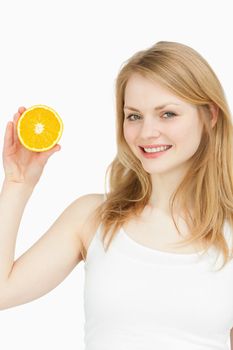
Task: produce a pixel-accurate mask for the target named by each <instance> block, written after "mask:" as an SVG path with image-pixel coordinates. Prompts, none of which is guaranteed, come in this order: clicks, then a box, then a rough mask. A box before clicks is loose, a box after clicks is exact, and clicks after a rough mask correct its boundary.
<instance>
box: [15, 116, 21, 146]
mask: <svg viewBox="0 0 233 350" xmlns="http://www.w3.org/2000/svg"><path fill="white" fill-rule="evenodd" d="M19 117H20V113H15V114H14V121H13V127H14V129H13V142H14V143H15V142H17V141H18V134H17V122H18V120H19Z"/></svg>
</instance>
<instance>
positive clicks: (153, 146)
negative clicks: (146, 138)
mask: <svg viewBox="0 0 233 350" xmlns="http://www.w3.org/2000/svg"><path fill="white" fill-rule="evenodd" d="M162 146H172V145H165V144H163V145H145V146H143V145H140V146H139V147H143V148H156V147H162Z"/></svg>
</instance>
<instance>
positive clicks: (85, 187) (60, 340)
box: [0, 0, 233, 350]
mask: <svg viewBox="0 0 233 350" xmlns="http://www.w3.org/2000/svg"><path fill="white" fill-rule="evenodd" d="M230 4H231V1H226V0H225V1H224V0H223V1H221V2H220V1H215V2H214V1H212V0H205V1H202V0H199V1H197V0H195V1H187V0H186V1H185V0H184V1H181V0H179V1H172V0H171V1H168V0H163V1H148V0H143V1H135V0H134V1H126V0H118V1H107V0H106V1H104V0H101V1H74V0H63V1H59V0H56V1H55V0H54V1H51V0H38V1H33V0H21V1H16V0H15V1H10V0H9V1H2V0H1V1H0V45H1V46H0V101H1V103H0V143H1V144H0V146H1V150H2V146H3V137H4V133H5V128H6V124H7V122H8V121H9V120H11V119H12V116H13V114H14V113H15V112H16V111H17V109H18V107H19V106H25V107H27V108H28V107H30V106H32V105H34V104H47V105H49V106H51V107H52V108H54V109H56V110H57V112H58V113H59V114H60V116H61V117H62V120H63V122H64V133H63V136H62V138H61V140H60V141H59V144H60V145H61V151H60V152H58V153H55V154H54V155H53V156H52V157H51V158H50V160H49V162H48V163H47V165H46V168H45V170H44V172H43V175H42V177H41V179H40V182H39V183H38V184H37V187H36V188H35V190H34V192H33V195H32V197H31V198H30V200H29V202H28V204H27V206H26V209H25V212H24V215H23V218H22V221H21V225H20V229H19V232H18V238H17V245H16V252H15V258H18V257H19V256H20V255H21V254H23V253H24V252H25V250H27V249H28V248H30V247H31V246H32V244H33V243H34V242H35V241H37V240H38V239H39V238H40V237H41V236H42V234H43V233H44V232H45V231H46V230H47V229H48V227H49V226H50V225H51V224H52V223H53V222H54V221H55V219H56V218H57V217H58V215H60V213H61V212H62V211H63V210H64V209H65V207H67V206H68V204H69V203H71V202H72V201H73V200H74V199H76V198H77V197H79V196H81V195H83V194H87V193H103V192H104V175H105V171H106V168H107V166H108V165H109V163H110V162H111V161H112V160H113V158H114V157H115V152H116V144H115V100H114V84H115V79H116V76H117V73H118V71H119V69H120V67H121V64H122V63H123V61H125V60H126V59H128V58H129V57H130V56H131V55H132V54H133V53H135V52H136V51H139V50H142V49H146V48H148V47H150V46H151V45H153V44H154V43H155V42H157V41H161V40H167V41H178V42H181V43H184V44H186V45H189V46H191V47H193V48H194V49H196V50H197V51H198V52H199V53H200V54H202V55H203V56H204V57H205V58H206V59H207V61H208V62H209V63H210V65H211V66H212V68H213V69H214V71H215V72H216V74H217V76H218V77H219V79H220V81H221V83H222V85H223V88H224V90H225V93H226V97H227V99H228V103H229V106H230V108H231V110H232V104H233V89H232V62H233V50H232V47H231V46H232V34H231V33H232V29H233V28H232V27H233V24H232V16H231V14H232V11H231V6H230ZM3 179H4V172H3V167H2V168H1V170H0V180H1V183H2V181H3ZM0 229H1V228H0ZM83 286H84V264H83V262H81V263H80V264H79V265H78V266H77V267H76V268H75V269H74V270H73V271H72V273H71V274H70V275H69V276H68V277H67V278H66V279H65V280H64V281H63V283H61V284H60V285H59V286H57V287H56V288H55V289H54V290H53V291H51V292H50V293H49V294H47V295H45V296H43V297H41V298H39V299H37V300H35V301H34V302H31V303H28V304H24V305H21V306H18V307H15V308H11V309H7V310H3V311H1V312H0V329H1V336H0V349H4V350H13V349H24V350H29V349H30V350H31V349H34V350H39V349H40V350H41V349H57V350H61V349H62V350H65V349H69V350H77V349H79V350H82V349H84V342H83V337H84V332H83V326H84V310H83ZM100 350H101V349H100Z"/></svg>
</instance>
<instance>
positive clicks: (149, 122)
mask: <svg viewBox="0 0 233 350" xmlns="http://www.w3.org/2000/svg"><path fill="white" fill-rule="evenodd" d="M160 134H161V125H160V123H159V121H157V119H156V118H153V117H151V118H150V117H148V118H144V119H143V123H142V127H141V129H140V136H141V138H142V139H145V140H146V139H149V138H151V137H158V136H159V135H160Z"/></svg>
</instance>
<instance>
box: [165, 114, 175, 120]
mask: <svg viewBox="0 0 233 350" xmlns="http://www.w3.org/2000/svg"><path fill="white" fill-rule="evenodd" d="M165 114H168V115H169V114H170V115H172V116H171V117H167V118H165V119H171V118H173V117H175V116H176V114H175V113H173V112H165V113H164V115H165Z"/></svg>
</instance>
